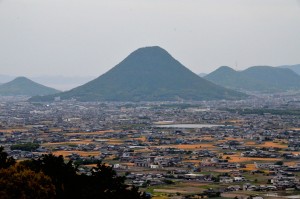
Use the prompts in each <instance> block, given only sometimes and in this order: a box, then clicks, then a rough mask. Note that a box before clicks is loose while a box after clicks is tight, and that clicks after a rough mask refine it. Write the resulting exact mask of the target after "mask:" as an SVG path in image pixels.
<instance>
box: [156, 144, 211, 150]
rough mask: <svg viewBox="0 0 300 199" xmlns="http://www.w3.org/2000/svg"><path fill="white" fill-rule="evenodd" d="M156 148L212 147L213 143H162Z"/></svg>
mask: <svg viewBox="0 0 300 199" xmlns="http://www.w3.org/2000/svg"><path fill="white" fill-rule="evenodd" d="M158 148H177V149H208V148H209V149H212V148H215V146H213V144H178V145H162V146H159V147H158Z"/></svg>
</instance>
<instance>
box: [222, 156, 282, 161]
mask: <svg viewBox="0 0 300 199" xmlns="http://www.w3.org/2000/svg"><path fill="white" fill-rule="evenodd" d="M226 157H230V159H229V160H228V161H229V162H249V161H268V162H272V161H274V162H275V161H279V160H281V159H280V158H255V157H254V158H251V157H241V156H239V155H225V156H223V159H226Z"/></svg>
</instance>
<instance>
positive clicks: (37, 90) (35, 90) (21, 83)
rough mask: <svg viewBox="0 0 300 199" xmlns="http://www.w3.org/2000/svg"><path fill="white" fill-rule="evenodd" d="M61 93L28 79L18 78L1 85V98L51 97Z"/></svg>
mask: <svg viewBox="0 0 300 199" xmlns="http://www.w3.org/2000/svg"><path fill="white" fill-rule="evenodd" d="M58 92H60V91H58V90H55V89H53V88H49V87H46V86H43V85H41V84H38V83H36V82H33V81H31V80H30V79H27V78H26V77H17V78H16V79H14V80H12V81H10V82H7V83H5V84H2V85H0V95H1V96H16V95H26V96H36V95H50V94H55V93H58Z"/></svg>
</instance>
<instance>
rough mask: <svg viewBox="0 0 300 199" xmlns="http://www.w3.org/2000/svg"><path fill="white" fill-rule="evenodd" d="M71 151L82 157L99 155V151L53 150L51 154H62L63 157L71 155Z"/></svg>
mask: <svg viewBox="0 0 300 199" xmlns="http://www.w3.org/2000/svg"><path fill="white" fill-rule="evenodd" d="M72 153H77V154H78V155H81V156H83V157H88V156H98V155H100V152H98V151H54V152H52V154H53V155H56V156H58V155H62V156H64V157H66V156H68V155H71V154H72Z"/></svg>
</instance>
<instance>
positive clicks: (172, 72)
mask: <svg viewBox="0 0 300 199" xmlns="http://www.w3.org/2000/svg"><path fill="white" fill-rule="evenodd" d="M245 96H246V95H245V94H242V93H240V92H236V91H232V90H230V89H225V88H223V87H221V86H217V85H215V84H213V83H211V82H209V81H207V80H205V79H203V78H201V77H199V76H198V75H196V74H195V73H193V72H191V71H190V70H189V69H187V68H186V67H184V66H183V65H182V64H181V63H179V62H178V61H177V60H175V59H174V58H173V57H172V56H171V55H170V54H169V53H168V52H167V51H165V50H164V49H162V48H160V47H157V46H154V47H145V48H140V49H138V50H136V51H134V52H133V53H131V54H130V55H129V56H128V57H127V58H125V59H124V60H123V61H122V62H121V63H119V64H118V65H116V66H115V67H113V68H112V69H111V70H109V71H108V72H107V73H105V74H103V75H101V76H100V77H98V78H96V79H94V80H92V81H90V82H88V83H86V84H84V85H82V86H79V87H77V88H74V89H72V90H70V91H67V92H62V93H59V94H56V95H50V96H44V97H34V98H32V99H31V100H32V101H48V100H53V99H54V98H55V97H60V98H61V99H71V98H73V99H77V100H80V101H102V100H104V101H177V100H213V99H240V98H242V97H245Z"/></svg>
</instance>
